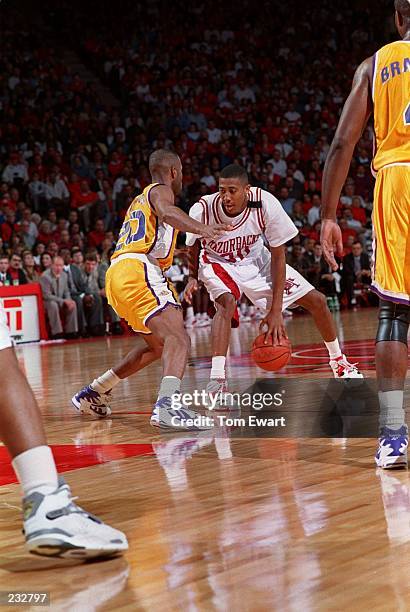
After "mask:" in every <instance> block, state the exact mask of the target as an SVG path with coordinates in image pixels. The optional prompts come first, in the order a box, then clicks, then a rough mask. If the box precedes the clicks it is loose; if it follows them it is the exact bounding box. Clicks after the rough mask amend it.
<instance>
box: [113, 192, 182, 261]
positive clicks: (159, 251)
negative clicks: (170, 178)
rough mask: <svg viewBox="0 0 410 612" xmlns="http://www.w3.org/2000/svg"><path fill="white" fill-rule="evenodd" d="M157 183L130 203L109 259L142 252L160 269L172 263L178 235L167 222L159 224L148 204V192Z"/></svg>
mask: <svg viewBox="0 0 410 612" xmlns="http://www.w3.org/2000/svg"><path fill="white" fill-rule="evenodd" d="M159 184H160V183H152V184H151V185H148V186H147V187H146V188H145V189H144V191H143V192H142V193H140V194H139V195H138V196H137V197H136V198H134V200H133V201H132V202H131V204H130V207H129V208H128V210H127V214H126V215H125V219H124V223H123V224H122V227H121V231H120V234H119V237H118V241H117V246H116V248H115V251H114V253H113V255H112V257H111V259H112V260H114V259H116V258H117V257H118V256H119V255H125V254H129V253H143V254H150V256H151V257H154V258H155V259H156V260H158V265H159V266H160V268H161V269H162V270H165V269H166V268H169V266H170V265H171V264H172V259H173V256H174V250H175V243H176V238H177V234H178V232H177V230H175V229H174V228H173V227H171V226H170V225H168V224H167V223H161V222H160V221H159V219H158V217H157V215H156V214H155V212H154V210H153V208H152V205H151V203H150V192H151V190H152V189H153V188H154V187H156V186H157V185H159Z"/></svg>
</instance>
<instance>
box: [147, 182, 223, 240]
mask: <svg viewBox="0 0 410 612" xmlns="http://www.w3.org/2000/svg"><path fill="white" fill-rule="evenodd" d="M150 202H151V204H152V205H153V207H154V209H155V212H156V213H157V215H158V217H159V219H160V221H162V222H163V223H168V225H171V226H172V227H175V229H178V230H180V231H182V232H190V233H191V234H196V235H198V236H203V237H204V238H208V239H209V240H214V239H215V238H218V237H219V236H220V235H221V234H223V233H224V232H226V231H228V230H229V229H231V226H230V225H229V224H226V223H220V224H215V225H205V224H204V223H200V222H199V221H196V220H195V219H192V218H191V217H190V216H189V215H187V214H186V213H185V212H184V211H183V210H181V209H180V208H178V207H177V206H175V196H174V192H173V191H172V189H171V188H170V187H168V186H167V185H157V186H156V187H155V189H152V190H151V192H150Z"/></svg>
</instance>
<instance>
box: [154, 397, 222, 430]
mask: <svg viewBox="0 0 410 612" xmlns="http://www.w3.org/2000/svg"><path fill="white" fill-rule="evenodd" d="M172 405H173V402H172V397H161V399H159V400H157V402H156V403H155V406H154V410H153V411H152V415H151V420H150V423H151V425H153V426H154V427H160V428H161V429H173V430H176V431H202V430H205V429H213V426H214V425H213V422H212V418H210V417H207V416H204V415H202V414H199V413H198V412H195V411H194V410H190V409H189V408H186V407H185V406H182V407H181V408H178V409H176V408H173V407H172Z"/></svg>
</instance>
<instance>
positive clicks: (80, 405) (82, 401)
mask: <svg viewBox="0 0 410 612" xmlns="http://www.w3.org/2000/svg"><path fill="white" fill-rule="evenodd" d="M111 399H112V395H111V392H110V391H107V393H99V392H98V391H95V390H94V389H93V388H92V387H91V385H87V386H86V387H83V388H82V389H81V390H80V391H78V393H76V394H75V395H74V396H73V397H72V398H71V403H72V404H73V406H74V407H75V409H76V410H77V412H79V413H80V414H92V415H93V416H97V417H98V418H100V419H104V418H106V417H108V416H110V415H111V407H110V405H109V402H110V401H111Z"/></svg>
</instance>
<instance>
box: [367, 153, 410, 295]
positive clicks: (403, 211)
mask: <svg viewBox="0 0 410 612" xmlns="http://www.w3.org/2000/svg"><path fill="white" fill-rule="evenodd" d="M372 268H373V269H372V280H373V282H372V289H373V291H375V293H377V294H378V295H379V297H381V298H382V299H386V300H390V301H391V302H396V303H398V304H408V305H410V164H408V165H404V164H403V165H392V166H385V167H384V168H382V169H381V170H379V171H378V173H377V178H376V186H375V190H374V204H373V266H372Z"/></svg>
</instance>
